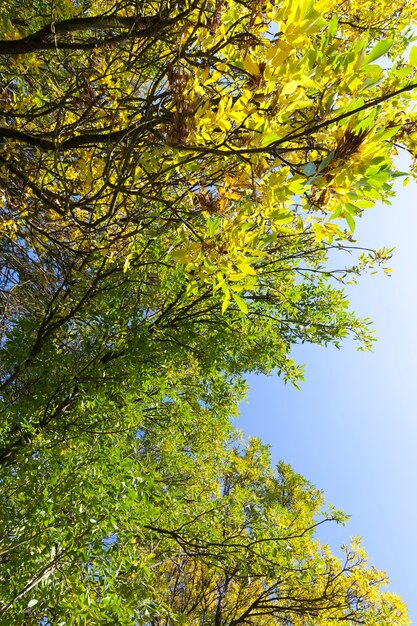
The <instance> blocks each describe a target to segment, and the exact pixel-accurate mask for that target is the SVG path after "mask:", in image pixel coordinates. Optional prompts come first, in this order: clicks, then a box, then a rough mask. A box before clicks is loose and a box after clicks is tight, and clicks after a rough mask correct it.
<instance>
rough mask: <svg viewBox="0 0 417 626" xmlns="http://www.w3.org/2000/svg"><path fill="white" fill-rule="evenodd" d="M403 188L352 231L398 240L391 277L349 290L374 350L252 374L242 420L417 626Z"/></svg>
mask: <svg viewBox="0 0 417 626" xmlns="http://www.w3.org/2000/svg"><path fill="white" fill-rule="evenodd" d="M397 191H398V193H397V198H396V199H395V200H394V201H393V204H392V206H391V207H389V206H378V207H377V208H375V209H370V210H368V211H367V212H365V214H364V216H363V218H362V220H360V223H359V224H358V226H357V231H356V233H355V234H356V239H357V241H358V242H359V243H360V244H361V245H364V246H367V247H374V248H380V247H383V246H387V247H393V246H395V247H396V250H395V253H394V257H393V259H392V261H391V263H390V267H391V268H393V270H394V274H393V276H392V277H391V278H388V277H386V276H385V275H384V274H383V273H381V275H377V276H370V277H366V278H362V280H361V281H360V284H359V285H358V286H356V287H352V288H351V289H350V300H351V303H352V308H353V310H355V312H357V313H360V314H361V315H363V316H364V317H371V318H372V320H373V321H374V328H375V329H376V331H377V338H378V342H377V344H376V345H375V347H374V349H373V352H372V353H364V352H358V351H357V350H356V348H355V346H354V345H353V343H349V342H346V343H345V345H344V346H343V348H342V349H341V350H337V349H335V348H318V347H314V346H305V345H304V346H300V347H299V348H297V349H296V351H295V352H294V356H295V357H296V359H297V361H298V362H301V363H305V364H306V366H307V367H306V382H305V383H303V384H302V386H301V391H297V390H295V389H293V388H292V387H291V386H290V385H284V383H283V382H282V381H281V380H279V379H278V378H277V377H262V376H259V377H256V376H252V377H249V379H248V382H249V386H250V390H249V396H248V402H247V403H244V404H243V405H242V407H241V409H242V416H241V418H240V419H239V421H238V422H237V425H238V426H239V427H240V428H241V429H243V430H244V432H245V433H247V434H248V435H254V436H259V437H261V438H262V439H263V441H265V442H266V443H270V444H271V446H272V454H273V459H274V461H277V460H279V459H283V460H284V461H286V462H289V463H291V465H292V466H293V467H294V469H295V470H296V471H297V472H299V473H301V474H303V475H304V476H305V477H306V478H307V479H308V480H310V481H311V482H312V483H313V484H315V485H316V486H317V487H319V488H321V489H323V491H324V494H325V496H326V498H327V500H328V501H329V502H331V503H332V504H334V505H335V506H336V507H337V508H341V509H343V510H344V511H345V512H346V513H348V514H350V515H351V520H350V521H349V522H348V524H347V525H346V526H345V527H336V528H335V529H334V530H332V529H330V528H329V529H328V531H327V532H324V533H323V534H322V535H321V537H322V539H324V540H325V541H328V542H329V543H330V544H331V546H332V548H333V549H334V550H335V549H336V547H337V546H339V545H341V544H343V543H346V542H347V541H348V540H349V537H351V536H354V535H360V536H361V537H362V538H363V543H364V546H365V549H366V550H367V552H368V554H369V555H370V558H371V562H372V563H373V564H374V565H376V566H377V567H378V568H380V569H383V570H386V571H387V572H388V574H389V577H390V580H391V585H390V589H391V590H392V591H394V592H396V593H398V594H400V595H401V596H402V597H403V599H404V600H405V601H406V603H407V605H408V607H409V611H410V617H411V619H412V622H413V624H417V584H416V583H417V419H416V409H415V407H416V401H417V314H416V313H417V245H416V240H417V185H415V184H414V183H410V185H409V186H408V187H406V188H404V187H402V185H401V183H400V184H399V186H398V187H397Z"/></svg>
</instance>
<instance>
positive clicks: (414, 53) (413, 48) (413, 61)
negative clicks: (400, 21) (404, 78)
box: [410, 46, 417, 67]
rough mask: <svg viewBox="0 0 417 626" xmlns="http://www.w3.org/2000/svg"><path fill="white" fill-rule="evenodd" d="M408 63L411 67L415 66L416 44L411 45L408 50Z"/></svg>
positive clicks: (416, 60)
mask: <svg viewBox="0 0 417 626" xmlns="http://www.w3.org/2000/svg"><path fill="white" fill-rule="evenodd" d="M410 63H411V65H413V67H417V46H413V47H412V48H411V51H410Z"/></svg>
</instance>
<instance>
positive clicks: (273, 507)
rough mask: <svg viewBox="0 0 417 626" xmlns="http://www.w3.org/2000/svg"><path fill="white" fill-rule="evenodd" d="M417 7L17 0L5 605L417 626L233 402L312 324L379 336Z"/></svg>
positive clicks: (327, 331)
mask: <svg viewBox="0 0 417 626" xmlns="http://www.w3.org/2000/svg"><path fill="white" fill-rule="evenodd" d="M416 16H417V6H416V2H415V1H414V0H412V1H410V0H408V1H407V2H405V1H402V0H393V1H390V2H388V1H385V0H382V1H379V2H373V1H372V0H363V1H361V2H355V1H354V0H352V1H351V0H340V1H339V2H337V1H330V0H282V1H279V0H266V1H265V2H259V0H214V1H213V0H178V1H177V2H175V1H172V2H171V1H170V0H159V1H147V0H144V1H140V2H139V1H138V0H120V1H118V0H35V1H34V0H19V2H17V0H3V2H2V3H1V6H0V102H1V106H0V190H1V193H0V254H1V271H0V315H1V318H0V352H1V355H0V363H1V365H0V387H1V391H0V403H1V405H0V406H1V409H0V410H1V412H2V421H1V430H0V480H1V486H2V493H1V499H2V501H1V510H2V515H1V519H0V589H1V591H0V623H1V624H37V625H38V624H39V625H40V624H42V625H49V624H50V625H65V624H80V625H81V624H91V625H94V624H97V625H99V624H126V625H130V624H132V625H133V624H152V626H157V625H158V626H159V625H161V626H162V624H164V625H167V626H168V625H170V626H171V625H174V624H175V625H176V624H187V625H189V624H190V625H191V624H196V625H197V624H198V625H202V624H210V625H214V626H221V625H225V626H226V625H227V626H237V625H238V624H251V625H254V626H255V625H256V626H258V625H259V626H261V625H262V626H264V625H269V624H271V625H272V624H281V625H285V626H309V625H312V624H314V625H315V626H334V625H335V624H339V623H340V622H346V623H347V624H352V625H353V624H357V623H362V624H366V625H367V626H373V625H378V624H380V625H384V626H386V625H389V624H393V625H394V624H395V625H402V624H404V625H405V624H408V618H407V616H406V610H405V608H404V605H403V604H402V602H401V601H400V600H399V599H398V597H396V596H394V595H393V594H391V593H389V592H386V591H384V590H383V589H382V587H383V586H384V584H385V583H386V580H387V579H386V576H385V574H383V573H381V572H379V571H378V570H376V569H375V568H373V567H370V566H369V565H368V562H367V557H366V554H365V552H364V550H363V548H362V547H361V545H360V543H359V542H358V541H356V540H355V541H353V542H352V545H350V546H347V547H345V548H344V551H343V557H342V558H341V557H336V556H334V555H333V554H331V552H330V550H329V548H328V547H327V546H325V545H322V544H321V543H320V542H319V541H318V540H317V539H316V538H315V535H314V531H315V528H316V527H317V525H320V524H324V523H327V522H331V521H334V522H343V521H344V519H345V517H344V516H343V514H342V513H340V512H339V511H335V510H333V509H332V508H331V507H330V508H329V507H328V506H327V505H325V503H324V500H323V496H322V495H321V493H320V492H319V491H317V489H316V488H315V487H313V486H312V485H310V484H309V483H308V482H307V481H306V480H305V479H304V478H302V477H301V476H299V475H298V474H296V473H295V472H294V471H293V470H292V469H291V468H290V467H288V466H287V465H285V463H281V464H279V466H278V468H276V470H274V469H273V468H272V467H271V462H270V457H269V452H268V449H267V447H266V446H265V445H263V444H262V443H261V442H259V441H257V440H253V441H252V440H251V441H249V442H247V441H246V442H245V441H244V439H242V437H241V436H240V435H239V434H238V433H237V432H235V431H234V429H233V427H232V422H231V418H232V417H233V416H234V415H236V414H237V413H238V403H239V401H240V400H241V399H242V397H243V395H244V390H245V384H244V375H245V374H246V373H248V372H257V373H265V374H270V373H274V372H277V373H278V374H279V375H280V376H282V377H283V378H284V379H285V380H288V381H291V382H292V383H293V384H295V385H296V384H297V381H299V380H300V379H301V378H302V368H300V367H299V366H298V365H297V364H296V363H295V362H294V361H293V359H292V357H291V351H292V348H293V347H294V346H295V345H296V344H299V343H303V342H307V343H314V344H318V345H327V344H334V345H337V346H338V345H340V344H341V342H342V341H343V339H344V338H346V337H348V336H350V337H353V338H354V339H355V340H356V341H357V342H358V346H359V347H361V348H365V349H366V348H369V347H370V346H371V344H372V341H373V334H372V331H371V330H370V327H369V321H368V320H366V319H365V320H364V319H360V318H359V317H358V316H357V315H355V314H354V313H353V312H352V311H351V310H350V309H349V303H348V301H347V298H346V294H345V285H346V284H348V283H352V282H353V283H354V282H355V281H356V280H357V279H358V277H359V276H360V275H361V274H363V273H365V272H367V271H368V270H371V271H373V270H374V269H375V268H377V267H379V266H382V268H383V269H384V270H385V271H386V272H387V273H389V271H390V270H389V268H388V267H387V266H386V263H387V261H388V260H389V258H390V254H391V251H390V250H389V249H382V250H371V249H361V248H359V247H358V245H357V243H356V242H355V239H354V231H355V224H356V221H357V220H358V219H359V218H360V216H361V214H362V213H363V211H365V210H366V209H368V208H370V207H372V206H374V205H375V204H376V203H377V202H385V203H389V202H390V199H391V198H392V197H393V193H394V192H393V185H394V182H395V181H396V179H398V178H403V179H404V181H405V182H406V181H407V177H409V176H414V175H415V170H414V167H415V163H414V158H415V153H416V145H417V144H416V139H417V125H416V123H417V117H416V113H415V104H414V102H415V98H416V88H417V76H416V73H417V46H414V45H413V40H414V38H415V37H414V31H413V25H415V20H416ZM399 150H404V151H406V152H407V153H408V154H409V155H410V157H411V159H410V160H411V168H410V171H409V172H401V171H398V169H397V167H396V163H395V157H396V155H397V154H398V151H399ZM283 419H285V415H284V416H283Z"/></svg>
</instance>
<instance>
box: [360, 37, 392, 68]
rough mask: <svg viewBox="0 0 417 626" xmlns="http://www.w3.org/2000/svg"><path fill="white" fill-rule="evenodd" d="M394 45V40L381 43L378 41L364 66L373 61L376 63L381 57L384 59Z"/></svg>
mask: <svg viewBox="0 0 417 626" xmlns="http://www.w3.org/2000/svg"><path fill="white" fill-rule="evenodd" d="M392 44H393V39H382V40H381V41H378V43H377V44H376V46H374V48H372V50H371V52H370V53H369V54H368V55H367V56H366V57H365V61H364V65H367V64H368V63H372V61H375V59H379V57H382V56H383V55H384V54H386V53H387V52H388V50H389V49H390V48H391V46H392Z"/></svg>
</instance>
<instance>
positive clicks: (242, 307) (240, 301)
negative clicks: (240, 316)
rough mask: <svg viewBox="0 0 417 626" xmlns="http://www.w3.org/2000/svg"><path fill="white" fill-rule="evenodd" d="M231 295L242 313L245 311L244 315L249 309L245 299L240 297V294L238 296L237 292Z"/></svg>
mask: <svg viewBox="0 0 417 626" xmlns="http://www.w3.org/2000/svg"><path fill="white" fill-rule="evenodd" d="M232 296H233V300H234V301H235V302H236V304H237V306H238V307H239V309H240V310H241V311H242V313H245V315H247V314H248V313H249V309H248V305H247V304H246V302H245V300H244V299H243V298H241V296H238V294H237V293H233V294H232Z"/></svg>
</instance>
